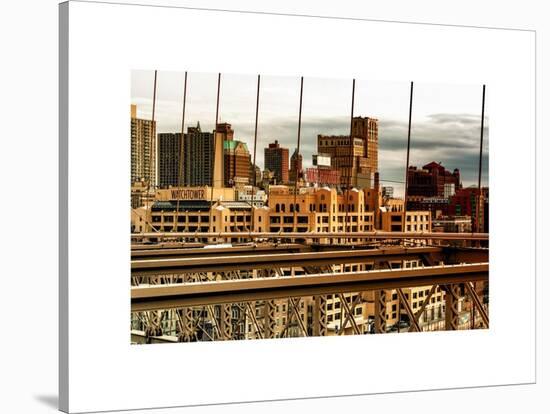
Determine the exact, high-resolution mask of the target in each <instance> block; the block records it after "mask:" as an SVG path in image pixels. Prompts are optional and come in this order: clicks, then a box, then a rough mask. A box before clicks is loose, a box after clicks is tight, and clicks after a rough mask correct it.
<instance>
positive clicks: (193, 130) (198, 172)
mask: <svg viewBox="0 0 550 414" xmlns="http://www.w3.org/2000/svg"><path fill="white" fill-rule="evenodd" d="M183 153H184V154H183V168H184V172H185V173H184V179H183V181H184V185H185V186H187V187H193V186H203V185H212V176H213V174H212V173H213V169H214V163H213V161H214V134H213V133H212V132H202V131H201V125H200V123H199V122H197V126H196V127H188V128H187V133H186V134H185V137H184V141H183Z"/></svg>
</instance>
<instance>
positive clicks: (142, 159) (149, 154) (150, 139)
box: [130, 105, 157, 185]
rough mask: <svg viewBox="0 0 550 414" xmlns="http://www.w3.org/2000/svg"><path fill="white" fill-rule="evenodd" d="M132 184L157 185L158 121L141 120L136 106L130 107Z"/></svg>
mask: <svg viewBox="0 0 550 414" xmlns="http://www.w3.org/2000/svg"><path fill="white" fill-rule="evenodd" d="M130 119H131V121H130V137H131V139H130V141H131V144H130V145H131V163H130V164H131V174H130V176H131V182H132V183H134V182H136V181H145V182H148V183H149V184H150V185H155V184H156V165H155V163H156V140H155V136H156V130H157V127H156V121H152V120H150V119H140V118H138V117H137V115H136V105H131V107H130Z"/></svg>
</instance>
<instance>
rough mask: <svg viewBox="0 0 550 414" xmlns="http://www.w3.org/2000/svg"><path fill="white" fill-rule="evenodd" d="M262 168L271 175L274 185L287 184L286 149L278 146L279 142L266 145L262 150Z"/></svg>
mask: <svg viewBox="0 0 550 414" xmlns="http://www.w3.org/2000/svg"><path fill="white" fill-rule="evenodd" d="M264 166H265V169H266V170H269V171H271V172H272V173H273V180H274V182H275V183H276V184H286V183H288V148H283V147H281V146H280V145H279V141H277V140H275V142H274V143H271V144H269V145H268V147H267V148H265V150H264Z"/></svg>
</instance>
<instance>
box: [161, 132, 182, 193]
mask: <svg viewBox="0 0 550 414" xmlns="http://www.w3.org/2000/svg"><path fill="white" fill-rule="evenodd" d="M157 140H158V143H159V144H158V160H159V171H158V177H159V186H160V187H162V188H168V187H176V186H178V185H183V162H182V156H181V154H182V146H183V138H182V136H181V132H178V133H175V134H174V133H159V134H158V135H157ZM180 174H181V175H180Z"/></svg>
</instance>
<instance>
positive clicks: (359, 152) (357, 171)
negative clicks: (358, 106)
mask: <svg viewBox="0 0 550 414" xmlns="http://www.w3.org/2000/svg"><path fill="white" fill-rule="evenodd" d="M352 138H353V140H352V142H350V137H349V135H318V136H317V150H318V151H319V153H324V154H327V155H329V156H330V157H331V162H332V167H333V168H336V169H338V171H339V172H340V185H342V186H343V187H347V186H348V183H349V185H350V186H351V187H357V188H367V189H368V188H371V182H372V181H373V178H374V173H375V172H377V171H378V120H377V119H374V118H369V117H354V118H353V120H352Z"/></svg>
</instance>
